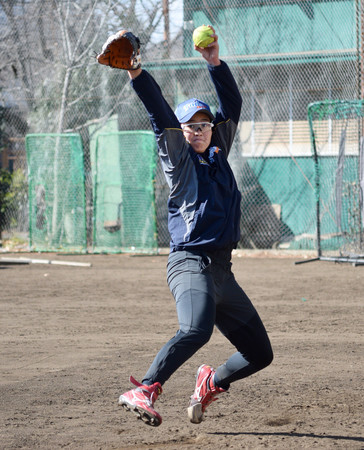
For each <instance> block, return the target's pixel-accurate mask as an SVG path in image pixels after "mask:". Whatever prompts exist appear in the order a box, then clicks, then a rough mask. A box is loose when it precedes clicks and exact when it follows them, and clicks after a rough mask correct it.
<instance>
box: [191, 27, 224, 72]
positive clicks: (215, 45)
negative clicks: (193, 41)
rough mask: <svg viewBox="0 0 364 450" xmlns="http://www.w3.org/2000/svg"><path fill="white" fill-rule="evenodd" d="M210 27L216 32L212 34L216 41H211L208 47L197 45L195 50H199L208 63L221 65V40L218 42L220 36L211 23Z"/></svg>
mask: <svg viewBox="0 0 364 450" xmlns="http://www.w3.org/2000/svg"><path fill="white" fill-rule="evenodd" d="M209 27H210V28H211V29H212V31H213V32H214V34H212V35H211V37H213V38H214V41H213V42H211V44H209V45H208V46H207V47H197V46H196V45H195V50H197V51H198V52H199V53H201V55H202V57H203V58H204V59H205V60H206V61H207V62H208V64H211V65H212V66H219V65H220V58H219V49H220V48H219V42H218V39H219V38H218V36H217V34H216V33H215V30H214V28H213V27H212V26H211V25H209Z"/></svg>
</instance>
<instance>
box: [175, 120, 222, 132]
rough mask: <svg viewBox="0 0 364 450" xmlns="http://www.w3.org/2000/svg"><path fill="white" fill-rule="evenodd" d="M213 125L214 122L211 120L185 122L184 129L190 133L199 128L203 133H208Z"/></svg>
mask: <svg viewBox="0 0 364 450" xmlns="http://www.w3.org/2000/svg"><path fill="white" fill-rule="evenodd" d="M213 126H214V124H213V123H211V122H196V123H185V124H183V125H182V129H183V130H185V131H188V132H189V133H195V132H196V131H198V130H201V131H202V133H206V132H207V131H210V130H211V129H212V127H213Z"/></svg>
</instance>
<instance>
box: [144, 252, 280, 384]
mask: <svg viewBox="0 0 364 450" xmlns="http://www.w3.org/2000/svg"><path fill="white" fill-rule="evenodd" d="M230 261H231V250H230V249H228V250H219V251H215V252H202V251H176V252H172V253H171V254H170V255H169V258H168V265H167V281H168V285H169V287H170V289H171V292H172V294H173V296H174V298H175V301H176V308H177V315H178V321H179V327H180V328H179V330H178V332H177V333H176V335H175V336H174V337H173V338H172V339H171V340H170V341H168V342H167V343H166V344H165V345H164V346H163V347H162V349H161V350H160V351H159V353H158V354H157V356H156V357H155V359H154V361H153V363H152V365H151V366H150V368H149V370H148V372H147V374H146V375H145V377H144V378H143V383H144V384H147V385H150V384H153V383H155V382H156V381H159V382H160V383H161V384H163V383H164V382H165V381H167V380H168V378H169V377H170V376H171V375H172V374H173V373H174V372H175V371H176V370H177V369H178V368H179V367H180V366H181V365H182V364H183V363H184V362H186V361H187V360H188V359H189V358H190V357H191V356H192V355H193V354H194V353H195V352H196V351H197V350H199V349H200V348H201V347H202V346H203V345H204V344H206V343H207V342H208V340H209V339H210V337H211V334H212V332H213V328H214V325H216V326H217V328H218V329H219V330H220V331H221V333H222V334H223V335H224V336H225V337H226V338H227V339H228V340H229V341H230V342H231V343H232V344H233V345H234V346H235V348H236V349H237V352H235V353H234V354H233V355H231V356H230V358H229V359H228V360H227V361H226V362H225V363H224V364H222V365H221V366H219V367H218V368H217V369H216V376H215V382H216V384H217V385H218V386H220V387H222V388H224V389H228V387H229V385H230V383H231V382H233V381H236V380H238V379H241V378H245V377H247V376H249V375H251V374H253V373H255V372H257V371H258V370H261V369H263V368H264V367H266V366H267V365H269V364H270V363H271V361H272V359H273V353H272V348H271V345H270V342H269V338H268V336H267V333H266V331H265V328H264V326H263V323H262V321H261V320H260V318H259V316H258V313H257V311H256V310H255V308H254V306H253V305H252V303H251V301H250V300H249V298H248V297H247V295H246V294H245V292H244V291H243V289H242V288H241V287H240V286H239V285H238V283H237V282H236V280H235V277H234V274H233V273H232V271H231V265H232V264H231V262H230Z"/></svg>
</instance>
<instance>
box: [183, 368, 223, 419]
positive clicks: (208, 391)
mask: <svg viewBox="0 0 364 450" xmlns="http://www.w3.org/2000/svg"><path fill="white" fill-rule="evenodd" d="M214 375H215V370H214V369H213V368H212V367H210V366H207V365H206V364H203V365H202V366H200V367H199V369H198V371H197V375H196V386H195V391H194V393H193V395H192V396H191V401H190V406H189V407H188V408H187V413H188V417H189V419H190V421H191V422H192V423H201V422H202V419H203V414H204V412H205V410H206V408H207V407H208V406H209V404H210V403H212V402H214V401H215V400H217V397H216V396H217V395H218V394H220V393H221V392H226V389H222V388H220V387H218V386H215V385H214V382H213V378H214Z"/></svg>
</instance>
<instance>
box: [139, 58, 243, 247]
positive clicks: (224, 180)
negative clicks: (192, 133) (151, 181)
mask: <svg viewBox="0 0 364 450" xmlns="http://www.w3.org/2000/svg"><path fill="white" fill-rule="evenodd" d="M207 67H208V70H209V73H210V77H211V80H212V82H213V84H214V86H215V89H216V93H217V96H218V99H219V108H218V110H217V113H216V117H215V120H214V125H215V126H214V128H213V133H212V139H211V144H210V146H209V148H208V149H207V150H206V151H205V152H204V153H203V154H198V153H196V152H195V151H194V150H193V148H192V147H191V145H190V144H189V143H188V142H187V141H186V139H185V137H184V135H183V132H182V129H181V126H180V123H179V122H178V120H177V117H176V116H175V114H174V112H173V110H172V109H171V108H170V106H169V105H168V103H167V102H166V100H165V99H164V97H163V95H162V93H161V90H160V87H159V86H158V84H157V83H156V81H155V80H154V78H153V77H152V76H151V75H150V74H149V73H148V72H146V71H145V70H143V71H142V73H141V74H140V75H139V76H138V77H137V78H135V79H134V80H132V81H131V84H132V86H133V88H134V90H135V91H136V93H137V94H138V96H139V98H140V99H141V100H142V102H143V104H144V106H145V108H146V110H147V112H148V114H149V118H150V121H151V124H152V127H153V130H154V133H155V135H156V139H157V144H158V153H159V157H160V160H161V164H162V168H163V170H164V174H165V177H166V180H167V183H168V185H169V188H170V195H169V199H168V229H169V232H170V235H171V249H172V250H183V249H186V250H187V249H190V250H193V249H203V250H210V251H212V250H219V249H224V248H229V247H230V248H234V247H236V244H237V242H238V241H239V239H240V200H241V195H240V192H239V190H238V188H237V185H236V181H235V177H234V175H233V172H232V170H231V168H230V165H229V163H228V161H227V157H228V155H229V152H230V149H231V145H232V143H233V139H234V136H235V133H236V129H237V124H238V121H239V116H240V111H241V104H242V99H241V96H240V93H239V89H238V87H237V85H236V82H235V80H234V78H233V76H232V74H231V72H230V69H229V68H228V66H227V64H226V63H225V62H223V61H221V65H220V66H210V65H208V66H207Z"/></svg>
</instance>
